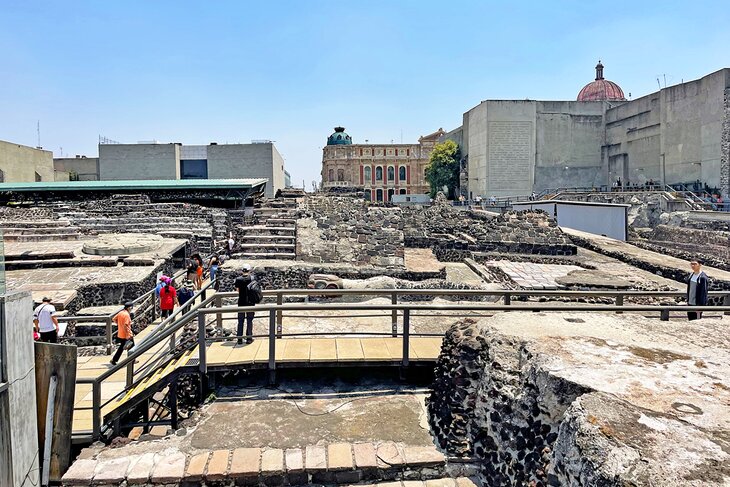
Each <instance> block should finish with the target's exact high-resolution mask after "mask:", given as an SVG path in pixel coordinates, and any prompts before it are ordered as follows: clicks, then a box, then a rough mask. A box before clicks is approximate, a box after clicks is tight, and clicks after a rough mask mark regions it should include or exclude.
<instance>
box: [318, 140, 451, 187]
mask: <svg viewBox="0 0 730 487" xmlns="http://www.w3.org/2000/svg"><path fill="white" fill-rule="evenodd" d="M445 133H446V132H444V131H443V130H442V129H439V130H438V131H436V132H434V133H432V134H429V135H425V136H422V137H420V138H419V139H418V144H353V143H352V138H351V137H350V136H349V135H348V134H346V133H345V129H344V128H343V127H336V128H335V132H334V133H333V134H332V135H330V136H329V137H328V138H327V145H326V146H325V147H324V149H323V153H322V189H325V190H327V189H330V188H335V187H353V188H362V190H363V192H364V195H365V198H366V199H369V200H372V201H383V202H387V201H390V200H391V198H392V197H393V195H396V194H424V193H428V192H429V185H428V183H427V182H426V178H425V171H426V166H427V165H428V160H429V157H430V156H431V152H432V151H433V147H434V145H436V143H437V142H438V140H439V138H440V137H441V136H443V135H444V134H445Z"/></svg>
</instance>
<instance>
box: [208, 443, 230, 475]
mask: <svg viewBox="0 0 730 487" xmlns="http://www.w3.org/2000/svg"><path fill="white" fill-rule="evenodd" d="M230 453H231V452H230V451H228V450H216V451H214V452H213V453H212V454H211V455H210V461H209V462H208V469H207V471H206V473H205V479H206V480H223V479H225V478H226V475H227V474H228V457H229V456H230Z"/></svg>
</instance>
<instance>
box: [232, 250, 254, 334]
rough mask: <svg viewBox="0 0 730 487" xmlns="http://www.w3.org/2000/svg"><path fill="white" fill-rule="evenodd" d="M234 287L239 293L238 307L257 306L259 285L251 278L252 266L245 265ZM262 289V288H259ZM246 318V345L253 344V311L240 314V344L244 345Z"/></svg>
mask: <svg viewBox="0 0 730 487" xmlns="http://www.w3.org/2000/svg"><path fill="white" fill-rule="evenodd" d="M233 286H234V287H235V288H236V291H238V306H256V305H257V304H258V303H259V299H258V292H257V286H259V283H258V282H256V280H255V279H254V278H253V277H252V276H251V266H250V265H249V264H243V268H242V269H241V275H240V276H238V277H237V278H236V280H235V281H234V284H233ZM258 289H260V287H258ZM244 317H245V318H246V343H251V342H253V337H252V336H251V335H253V317H254V312H253V311H247V312H245V313H238V333H237V335H238V344H239V345H241V344H242V343H243V339H242V336H243V319H244Z"/></svg>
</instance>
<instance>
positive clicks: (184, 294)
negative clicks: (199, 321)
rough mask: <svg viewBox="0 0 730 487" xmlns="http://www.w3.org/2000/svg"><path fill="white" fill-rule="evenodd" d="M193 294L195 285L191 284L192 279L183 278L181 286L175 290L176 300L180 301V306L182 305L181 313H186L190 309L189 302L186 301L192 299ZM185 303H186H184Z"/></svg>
mask: <svg viewBox="0 0 730 487" xmlns="http://www.w3.org/2000/svg"><path fill="white" fill-rule="evenodd" d="M194 295H195V285H194V284H193V281H191V280H189V279H185V281H184V282H183V285H182V288H180V290H179V291H178V292H177V301H178V303H180V306H182V307H183V308H184V309H183V313H187V312H188V311H189V310H190V304H191V303H188V301H190V300H191V299H193V296H194ZM186 303H187V305H186Z"/></svg>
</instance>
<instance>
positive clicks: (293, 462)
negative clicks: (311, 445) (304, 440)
mask: <svg viewBox="0 0 730 487" xmlns="http://www.w3.org/2000/svg"><path fill="white" fill-rule="evenodd" d="M284 461H285V462H286V471H287V472H288V473H299V472H303V471H304V452H302V450H301V449H300V448H290V449H288V450H286V451H285V452H284Z"/></svg>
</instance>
